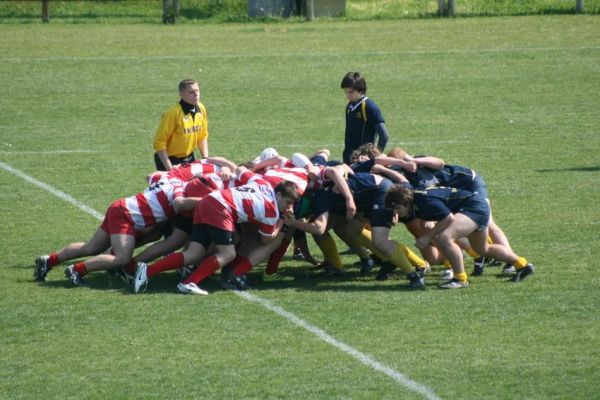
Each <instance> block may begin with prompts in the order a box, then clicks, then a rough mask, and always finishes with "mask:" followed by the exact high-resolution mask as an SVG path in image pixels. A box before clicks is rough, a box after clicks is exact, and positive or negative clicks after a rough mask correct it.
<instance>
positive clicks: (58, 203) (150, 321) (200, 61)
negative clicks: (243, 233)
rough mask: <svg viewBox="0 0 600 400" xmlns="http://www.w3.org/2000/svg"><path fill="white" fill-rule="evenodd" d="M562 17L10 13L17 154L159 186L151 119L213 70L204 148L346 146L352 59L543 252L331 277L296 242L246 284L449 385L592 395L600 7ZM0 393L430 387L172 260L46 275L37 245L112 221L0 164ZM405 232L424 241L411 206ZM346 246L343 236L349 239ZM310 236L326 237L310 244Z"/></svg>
mask: <svg viewBox="0 0 600 400" xmlns="http://www.w3.org/2000/svg"><path fill="white" fill-rule="evenodd" d="M598 22H599V21H598V17H592V16H578V17H575V16H553V17H517V18H514V17H511V18H485V19H479V18H471V19H465V20H445V21H441V20H409V21H401V22H391V21H379V22H335V23H316V24H310V25H308V24H302V23H290V24H260V25H259V24H248V25H246V24H229V25H210V26H202V25H191V24H188V25H183V26H169V27H165V26H145V25H118V26H105V25H53V24H51V25H45V26H44V25H41V24H40V25H33V24H32V25H26V26H20V25H2V26H0V54H2V62H1V63H0V75H1V76H2V77H3V84H2V96H0V109H2V113H0V162H2V163H5V164H8V165H10V166H12V167H13V168H16V169H18V170H20V171H23V172H24V173H25V174H28V175H30V176H32V177H34V178H36V179H37V180H39V181H42V182H44V183H47V184H49V185H51V186H53V187H55V188H57V189H59V190H62V191H63V192H65V193H67V194H69V195H71V196H73V197H74V198H75V199H77V200H78V201H80V202H81V203H83V204H86V205H88V206H90V207H92V208H93V209H95V210H97V211H98V212H99V213H101V214H102V213H104V211H105V209H106V207H107V206H108V205H109V204H110V202H111V201H113V200H114V199H116V198H119V197H123V196H126V195H130V194H133V193H135V192H137V191H140V190H142V189H143V187H144V181H143V178H144V175H145V174H146V173H147V172H149V171H150V170H151V169H152V167H153V162H152V148H151V142H152V136H153V133H154V129H155V128H156V126H157V123H158V120H159V117H160V114H161V112H163V111H164V110H165V109H166V108H167V107H168V106H169V105H171V104H172V103H174V102H175V101H177V99H178V96H177V90H176V85H177V82H178V81H179V80H181V79H183V78H185V77H194V78H197V79H199V80H200V82H201V88H202V98H203V102H204V103H205V104H206V106H207V109H208V112H209V121H210V132H211V137H210V149H211V153H212V154H215V155H222V156H225V157H228V158H231V159H232V160H234V161H237V162H241V161H244V160H248V159H251V158H253V157H255V155H256V154H257V153H258V152H259V151H260V150H261V149H262V148H263V147H266V146H274V147H276V148H277V149H278V150H279V151H280V152H281V153H283V154H290V153H291V152H294V151H303V152H311V151H312V150H314V149H316V148H318V147H323V146H326V147H329V148H330V149H331V151H332V153H333V155H337V156H339V155H340V154H341V150H342V137H343V124H344V115H343V113H344V106H345V100H344V97H343V94H342V91H341V90H340V89H339V82H340V80H341V78H342V76H343V74H344V73H345V72H347V71H349V70H359V71H362V72H363V73H364V74H365V75H366V77H367V81H368V84H369V91H368V94H369V96H370V97H371V98H373V99H374V100H375V101H376V102H377V103H378V104H379V105H380V107H381V108H382V110H383V113H384V116H385V118H386V123H387V126H388V128H389V131H390V134H391V140H390V147H391V146H393V145H400V146H403V147H405V148H406V149H407V150H408V151H409V152H411V153H414V154H431V155H437V156H440V157H442V158H444V159H445V160H446V161H447V162H448V163H454V164H461V165H468V166H470V167H472V168H474V169H475V170H477V171H478V172H479V173H480V174H482V175H483V176H484V177H485V178H486V181H487V184H488V186H489V188H490V192H491V199H492V204H493V206H494V213H495V218H496V220H497V222H498V223H499V224H500V225H501V226H502V227H503V228H504V229H505V231H506V232H507V233H508V235H509V237H510V239H511V242H512V244H513V247H514V248H515V250H516V251H517V252H518V253H520V254H523V255H524V256H526V257H528V258H529V259H530V260H531V261H532V262H533V263H535V264H536V266H537V271H536V274H535V275H534V276H533V277H532V278H531V279H528V280H526V281H525V282H523V283H521V284H518V285H514V284H510V283H507V282H506V281H505V279H504V278H500V277H498V273H499V269H498V268H489V269H488V270H486V274H485V275H484V276H482V277H473V278H471V288H469V289H467V290H460V291H450V292H447V291H441V290H438V289H436V287H435V284H436V283H437V279H438V277H439V269H438V268H436V269H434V273H433V275H432V276H430V277H429V278H428V280H427V281H428V290H426V291H423V292H409V291H405V290H402V287H403V286H404V285H405V283H406V281H405V280H404V279H403V278H401V277H400V276H399V275H396V276H395V277H394V279H393V280H391V281H388V282H383V283H382V282H376V281H374V280H373V279H372V278H370V277H369V278H364V277H360V276H358V272H357V270H356V268H355V267H352V263H353V262H354V261H355V260H354V259H353V258H352V257H350V256H346V257H344V261H345V263H346V265H347V269H348V272H347V274H346V275H345V276H344V277H343V278H340V279H326V278H320V277H315V276H314V274H313V273H312V272H310V271H309V269H308V267H307V266H306V265H304V264H302V263H298V262H294V261H291V260H290V259H288V258H286V259H285V260H284V262H283V265H282V273H281V275H280V276H279V277H277V278H275V279H270V280H266V281H264V282H263V278H262V267H259V268H257V269H256V270H255V271H253V272H252V273H251V274H250V282H251V284H252V286H253V287H254V289H253V290H252V292H251V293H253V294H254V295H256V296H259V297H261V298H264V299H267V300H269V301H271V302H272V303H273V304H275V305H278V306H280V307H282V308H283V309H285V310H287V311H289V312H291V313H294V314H295V315H297V316H299V317H300V318H302V319H303V320H305V321H307V322H308V323H310V324H313V325H315V326H317V327H319V328H321V329H323V330H324V331H326V332H327V333H328V334H330V335H332V336H333V337H335V338H337V339H338V340H340V341H342V342H344V343H347V344H349V345H350V346H352V347H354V348H356V349H357V350H359V351H361V352H363V353H365V354H368V355H370V356H371V357H373V358H374V359H376V360H378V361H379V362H381V363H383V364H385V365H387V366H390V367H391V368H394V369H396V370H397V371H399V372H401V373H403V374H405V375H407V376H408V377H410V378H411V379H413V380H415V381H417V382H419V383H420V384H423V385H425V386H427V387H429V388H430V389H431V390H432V391H433V392H435V394H436V395H438V396H439V397H441V398H447V399H450V398H463V399H482V398H491V399H493V398H497V399H506V398H527V399H549V398H556V399H562V398H593V397H594V396H595V395H596V393H597V392H598V390H599V389H600V383H599V382H598V379H597V378H596V376H597V371H596V367H597V360H598V359H599V358H600V351H599V350H598V349H600V339H599V337H598V332H599V328H600V321H599V314H598V311H597V310H598V306H599V305H600V301H599V300H598V297H597V293H598V289H599V286H600V280H599V279H598V271H597V265H598V259H600V250H599V248H598V245H597V242H598V241H597V235H598V233H600V232H599V223H600V212H599V211H598V206H597V199H598V198H599V189H598V187H599V184H600V159H599V157H598V150H600V139H599V138H600V135H599V132H598V130H599V129H600V114H599V113H598V106H599V104H600V79H599V78H598V77H599V76H600V69H599V65H600V35H599V33H600V28H599V27H600V24H598ZM0 184H1V186H2V188H3V190H2V195H1V197H0V209H1V210H2V221H3V224H4V234H3V235H2V236H0V249H1V250H2V251H1V252H0V293H2V295H1V296H0V311H1V312H0V349H1V354H2V357H0V398H7V399H40V398H44V399H69V398H72V399H75V398H77V399H79V398H92V399H105V398H127V399H131V398H140V399H141V398H144V399H146V398H156V399H159V398H160V399H163V398H256V399H265V398H306V399H323V398H327V399H329V398H339V399H342V398H344V399H345V398H355V399H372V398H387V399H396V398H422V397H421V396H420V395H418V394H416V393H414V392H412V391H410V390H409V389H407V388H405V387H403V386H402V385H400V384H398V383H397V382H395V381H394V380H392V379H390V378H389V377H387V376H385V375H382V374H381V373H379V372H376V371H375V370H373V369H372V368H370V367H367V366H365V365H363V364H361V363H359V362H358V361H356V360H355V359H354V358H351V357H350V356H348V355H346V354H344V353H342V352H341V351H339V350H338V349H336V348H334V347H332V346H330V345H328V344H326V343H324V342H323V341H321V340H319V339H318V338H317V337H316V336H314V335H313V334H311V333H309V332H307V331H305V330H303V329H300V328H298V327H296V326H295V325H293V324H292V323H290V322H289V321H287V320H285V319H284V318H282V317H280V316H278V315H276V314H274V313H272V312H271V311H268V310H266V309H265V308H263V307H262V306H261V305H259V304H256V303H252V302H248V301H246V300H244V299H242V298H240V297H238V296H236V295H235V294H233V293H230V292H223V291H220V290H219V289H218V286H217V285H216V284H214V283H211V284H209V285H208V286H207V288H208V289H209V290H210V291H211V292H212V294H211V295H210V296H208V297H206V298H195V297H186V296H177V295H175V294H173V289H174V286H175V284H176V282H177V280H176V278H175V276H174V275H173V274H165V275H164V276H162V277H160V278H158V279H155V280H153V281H152V282H151V288H150V291H149V293H147V294H144V295H139V296H134V295H130V294H128V293H127V291H125V290H123V287H122V284H121V283H120V281H118V280H117V279H116V278H114V277H110V276H108V275H106V274H104V273H96V274H92V275H90V278H89V286H90V287H89V288H79V289H74V288H70V287H69V285H68V284H67V282H66V280H65V279H64V278H63V277H62V268H58V269H57V270H56V271H53V272H52V273H51V274H50V275H49V279H48V282H46V283H45V284H37V283H34V282H32V279H31V275H32V264H33V260H34V258H35V256H37V255H39V254H43V253H46V252H49V251H51V250H55V249H57V248H60V247H62V246H64V245H65V244H67V243H69V242H72V241H82V240H86V239H87V238H88V237H90V236H91V234H92V232H93V231H94V230H95V229H96V227H97V225H98V221H97V220H96V219H95V218H94V217H92V216H91V215H89V214H86V213H85V212H83V211H82V210H80V209H79V208H77V207H75V206H73V205H71V204H69V203H66V202H64V201H63V200H60V199H59V198H57V197H55V196H54V195H52V194H50V193H48V192H46V191H44V190H42V189H40V188H38V187H36V186H33V185H32V184H31V183H29V182H26V181H24V180H23V179H21V178H20V177H18V176H15V175H14V174H11V173H9V172H7V171H6V170H4V169H0ZM393 234H394V237H395V238H396V239H399V240H402V241H404V242H405V243H407V244H409V245H411V244H412V243H413V240H412V239H411V238H409V236H408V235H407V234H406V232H405V230H404V229H403V228H402V227H398V228H396V229H395V230H394V231H393ZM342 248H343V247H342ZM313 252H315V253H317V250H316V249H315V248H314V246H313Z"/></svg>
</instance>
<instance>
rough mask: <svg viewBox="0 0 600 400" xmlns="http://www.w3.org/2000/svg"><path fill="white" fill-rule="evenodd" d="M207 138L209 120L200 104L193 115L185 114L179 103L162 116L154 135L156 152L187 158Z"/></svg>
mask: <svg viewBox="0 0 600 400" xmlns="http://www.w3.org/2000/svg"><path fill="white" fill-rule="evenodd" d="M206 138H208V119H207V116H206V108H204V105H203V104H202V103H199V104H198V108H197V110H196V114H195V115H193V114H192V113H191V112H190V113H185V111H184V110H183V108H182V107H181V104H180V103H178V104H177V105H174V106H173V107H171V108H169V109H168V110H167V112H165V113H164V114H163V115H162V117H161V119H160V124H159V125H158V129H157V130H156V134H155V135H154V151H155V152H157V151H160V150H166V151H167V155H168V156H170V157H179V158H185V157H187V156H189V155H190V154H192V153H193V152H194V150H195V149H196V148H197V147H199V146H200V143H201V142H202V140H204V139H206Z"/></svg>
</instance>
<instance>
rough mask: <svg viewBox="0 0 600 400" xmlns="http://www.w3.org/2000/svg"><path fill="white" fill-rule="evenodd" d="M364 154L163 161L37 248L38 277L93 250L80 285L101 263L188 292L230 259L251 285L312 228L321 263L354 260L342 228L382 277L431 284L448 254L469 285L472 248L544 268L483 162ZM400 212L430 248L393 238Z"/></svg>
mask: <svg viewBox="0 0 600 400" xmlns="http://www.w3.org/2000/svg"><path fill="white" fill-rule="evenodd" d="M352 161H353V164H352V165H346V164H343V163H341V162H338V161H334V160H329V152H328V151H327V150H325V149H323V150H319V151H317V152H315V153H314V154H313V155H311V156H310V157H307V156H305V155H302V154H299V153H296V154H294V155H293V156H292V157H291V159H287V158H284V157H281V156H279V154H278V153H277V151H276V150H275V149H272V148H268V149H265V150H264V151H263V152H262V153H261V156H259V157H257V159H255V160H254V162H252V163H246V164H244V165H240V166H237V165H235V164H234V163H233V162H231V161H229V160H227V159H225V158H221V157H210V158H206V159H204V160H201V161H194V162H192V163H189V164H183V165H181V166H178V167H176V168H173V169H171V170H169V171H167V172H159V171H157V172H154V173H152V174H150V175H149V176H148V177H147V179H148V187H147V188H146V189H145V190H144V191H143V192H141V193H137V194H135V195H133V196H129V197H126V198H122V199H118V200H116V201H115V202H113V203H112V204H111V205H110V206H109V207H108V209H107V211H106V213H105V216H104V220H103V221H102V223H101V225H100V226H99V227H98V228H97V229H96V231H95V233H94V234H93V236H92V237H91V238H90V239H89V240H88V241H87V242H76V243H71V244H68V245H67V246H65V247H63V248H62V249H60V250H58V251H54V252H51V253H49V254H47V255H42V256H39V257H37V258H36V260H35V267H34V279H35V280H37V281H40V282H43V281H45V280H46V277H47V275H48V274H49V273H50V271H52V270H53V269H55V267H56V266H58V265H59V264H61V263H65V262H68V261H71V260H76V259H81V258H85V257H91V258H87V259H85V260H83V261H78V262H75V263H74V264H71V265H69V266H67V267H66V269H65V270H64V274H65V277H66V278H67V279H69V280H70V281H71V282H72V283H73V284H74V285H75V286H80V285H84V284H85V276H86V275H87V274H89V273H91V272H94V271H100V270H113V271H115V272H117V273H118V274H119V275H121V276H122V277H123V278H124V280H125V281H126V282H127V283H128V284H129V285H130V286H131V287H132V289H133V291H134V292H135V293H138V292H142V291H145V290H146V288H147V286H148V283H149V281H150V280H152V279H155V277H156V276H157V275H158V274H160V273H161V272H164V271H167V270H173V269H176V270H177V271H178V272H179V275H180V277H181V282H180V283H179V284H178V285H177V287H176V291H177V292H179V293H183V294H200V295H206V294H208V292H207V291H206V290H204V289H202V286H203V285H202V282H203V281H204V280H205V279H206V278H208V277H209V276H211V275H213V274H214V273H215V272H216V271H217V270H219V269H221V281H222V285H223V287H225V288H232V289H237V290H245V289H247V288H248V286H247V282H246V279H245V277H246V273H247V272H248V271H250V270H251V269H252V268H253V267H254V266H257V265H258V264H260V263H262V262H263V261H266V262H267V265H266V268H265V273H266V274H274V273H276V272H277V269H278V266H279V263H280V261H281V259H282V257H283V255H284V254H285V252H286V251H287V249H288V246H289V245H290V243H291V242H292V239H293V238H294V237H296V238H298V237H300V238H301V237H302V232H305V233H309V234H311V235H312V237H313V238H314V240H315V242H316V244H317V245H318V247H319V248H320V249H321V251H322V252H323V256H324V262H323V263H321V264H319V265H318V267H319V268H321V269H323V273H324V274H327V275H330V276H338V275H341V274H342V273H343V265H342V262H341V258H340V255H339V252H338V250H337V247H336V244H335V240H334V239H333V237H332V236H331V234H330V231H332V230H333V231H334V232H335V234H336V235H337V236H339V238H340V239H341V240H343V241H344V242H345V243H346V244H348V246H349V247H350V249H352V251H353V252H354V253H356V255H357V256H358V257H359V259H360V261H359V263H360V271H361V273H362V274H364V275H368V274H370V273H372V272H373V270H374V269H375V265H376V263H377V264H380V267H379V269H378V271H377V273H376V275H375V278H376V279H378V280H385V279H388V278H389V277H390V275H391V273H392V272H393V271H394V270H396V269H400V270H401V271H402V272H403V273H404V274H405V275H406V277H407V279H408V287H409V288H414V289H423V288H425V287H426V283H425V276H426V274H427V273H428V272H429V271H430V270H431V268H430V265H443V266H444V267H443V271H442V274H441V277H442V282H441V284H439V287H440V288H442V289H458V288H466V287H468V286H469V281H468V276H467V273H466V272H465V266H464V253H468V254H469V255H470V256H471V257H473V259H474V260H475V264H474V265H475V269H474V270H473V273H472V275H481V274H482V273H483V270H484V266H485V260H488V261H489V260H495V261H499V262H503V263H505V265H504V268H503V270H502V274H504V275H507V276H510V280H511V281H513V282H519V281H521V280H523V279H525V278H526V277H527V276H529V275H532V274H533V272H534V270H535V268H534V266H533V265H532V264H531V263H529V262H528V261H527V260H526V259H525V258H524V257H521V256H519V255H517V254H516V253H515V252H514V251H513V250H512V247H511V245H510V243H509V241H508V239H507V236H506V234H505V233H504V232H503V231H502V229H501V228H500V227H499V226H498V225H497V224H496V223H495V221H494V219H493V218H492V213H491V209H490V202H489V199H488V192H487V187H486V184H485V182H484V181H483V178H482V177H481V176H479V175H477V174H476V173H475V171H473V170H471V169H470V168H467V167H462V166H456V165H445V164H444V162H443V160H441V159H439V158H436V157H414V156H410V155H408V154H406V152H405V151H404V150H402V149H399V148H396V149H394V150H392V151H391V152H390V153H389V154H388V155H387V156H384V155H381V154H379V152H378V151H377V149H376V148H375V147H374V146H372V145H364V146H362V147H361V148H359V149H358V150H357V151H355V153H354V154H353V157H352ZM399 223H403V224H405V225H406V227H407V228H408V230H409V231H410V232H411V233H412V234H413V235H414V237H415V246H416V247H417V248H418V250H419V252H420V255H418V254H416V253H415V252H413V251H412V250H411V249H410V248H408V247H407V246H405V245H403V244H402V243H398V242H396V241H394V240H392V239H391V238H390V230H391V229H392V227H393V226H395V225H397V224H399ZM165 232H167V233H168V234H165ZM163 237H164V238H163ZM149 243H152V244H151V245H149V246H147V247H146V248H145V249H144V250H143V251H141V252H139V253H137V254H135V255H134V252H135V249H136V248H137V247H140V246H142V245H146V244H149ZM179 249H182V250H180V251H178V250H179ZM307 256H308V255H307ZM161 257H162V258H161ZM155 260H157V261H155Z"/></svg>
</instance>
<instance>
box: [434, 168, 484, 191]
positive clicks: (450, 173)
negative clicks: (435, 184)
mask: <svg viewBox="0 0 600 400" xmlns="http://www.w3.org/2000/svg"><path fill="white" fill-rule="evenodd" d="M435 177H436V178H437V179H438V181H439V185H440V186H448V187H453V188H458V189H463V190H469V191H470V189H471V187H472V186H471V185H472V184H473V180H474V178H475V172H473V170H472V169H470V168H467V167H462V166H460V165H444V168H442V169H440V170H439V171H436V172H435Z"/></svg>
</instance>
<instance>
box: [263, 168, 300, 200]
mask: <svg viewBox="0 0 600 400" xmlns="http://www.w3.org/2000/svg"><path fill="white" fill-rule="evenodd" d="M263 179H264V180H265V181H267V182H268V183H269V184H270V185H271V187H273V188H275V186H277V185H279V184H280V183H281V182H283V181H290V182H293V183H294V184H295V185H296V187H297V188H298V194H299V195H300V196H302V195H303V194H304V191H305V190H306V187H307V185H308V181H309V179H308V171H306V169H304V168H273V169H270V170H268V171H266V172H265V173H264V174H263Z"/></svg>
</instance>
